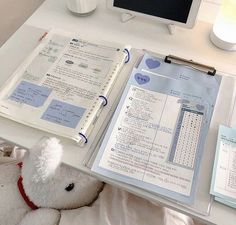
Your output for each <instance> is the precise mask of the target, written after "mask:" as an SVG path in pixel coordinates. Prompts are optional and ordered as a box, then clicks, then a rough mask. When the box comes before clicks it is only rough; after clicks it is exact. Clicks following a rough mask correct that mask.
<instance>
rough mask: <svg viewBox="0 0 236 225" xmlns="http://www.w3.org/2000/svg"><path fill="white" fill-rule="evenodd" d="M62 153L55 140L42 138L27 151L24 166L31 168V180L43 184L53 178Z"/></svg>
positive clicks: (58, 143) (59, 145) (60, 146)
mask: <svg viewBox="0 0 236 225" xmlns="http://www.w3.org/2000/svg"><path fill="white" fill-rule="evenodd" d="M62 153H63V149H62V145H61V144H60V142H59V140H58V139H57V138H42V139H41V140H40V141H39V142H38V143H37V144H36V145H34V146H33V147H32V148H31V149H30V151H29V155H28V160H27V161H26V165H25V166H26V167H27V163H28V164H29V167H33V168H31V169H32V172H33V175H32V178H33V180H34V181H35V182H39V181H42V182H44V181H45V180H46V179H48V178H50V177H52V176H54V174H55V173H56V170H57V168H58V167H59V165H60V163H61V157H62ZM28 169H30V168H28Z"/></svg>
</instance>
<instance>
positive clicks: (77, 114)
mask: <svg viewBox="0 0 236 225" xmlns="http://www.w3.org/2000/svg"><path fill="white" fill-rule="evenodd" d="M84 112H85V108H82V107H79V106H75V105H71V104H68V103H66V102H61V101H58V100H52V102H51V103H50V105H49V106H48V108H47V109H46V111H45V112H44V114H43V116H42V117H41V119H43V120H47V121H50V122H52V123H57V124H60V125H62V126H65V127H70V128H76V126H77V124H78V123H79V121H80V119H81V117H82V116H83V114H84Z"/></svg>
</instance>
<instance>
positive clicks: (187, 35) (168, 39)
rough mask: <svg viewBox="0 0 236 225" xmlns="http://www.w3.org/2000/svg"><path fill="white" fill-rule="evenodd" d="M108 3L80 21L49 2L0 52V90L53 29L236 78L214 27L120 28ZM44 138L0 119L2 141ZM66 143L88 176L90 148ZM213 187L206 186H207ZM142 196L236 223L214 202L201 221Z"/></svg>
mask: <svg viewBox="0 0 236 225" xmlns="http://www.w3.org/2000/svg"><path fill="white" fill-rule="evenodd" d="M104 2H105V0H100V4H99V6H98V8H97V10H96V11H95V13H94V14H92V15H91V16H89V17H81V18H78V17H75V16H73V15H72V14H71V13H70V12H69V11H68V10H67V9H66V7H65V2H64V0H46V1H45V3H44V4H43V5H42V6H41V7H40V8H39V9H38V10H37V11H36V12H35V13H34V14H33V15H32V16H31V17H30V18H29V19H28V20H27V21H26V23H25V24H24V25H23V26H22V27H21V28H20V29H19V30H18V31H17V32H16V33H15V34H14V35H13V36H12V37H11V38H10V39H9V40H8V41H7V42H6V43H5V44H4V45H3V46H2V47H1V49H0V62H1V63H0V74H1V76H0V85H2V84H3V82H4V81H5V80H6V79H7V78H8V77H9V76H10V75H11V73H12V72H13V71H14V69H15V68H16V67H17V66H18V65H19V63H20V62H21V61H22V60H23V59H24V58H25V57H26V56H27V54H28V53H29V52H30V51H31V50H32V49H33V48H34V47H35V46H36V45H37V40H38V38H39V37H40V36H41V34H42V33H43V32H44V30H45V29H50V28H52V27H57V28H61V29H66V30H69V31H73V32H78V33H81V34H82V35H90V36H96V37H97V38H99V39H105V40H111V41H117V42H122V43H129V44H131V45H132V46H133V47H135V48H139V49H149V50H151V51H154V52H159V53H161V54H164V55H167V54H174V55H178V56H180V57H184V58H189V59H190V58H191V59H193V60H196V61H199V62H202V63H205V64H209V65H214V66H215V67H216V68H217V69H218V70H220V71H225V72H227V73H235V74H236V53H228V52H224V51H222V50H220V49H217V48H216V47H214V46H213V45H212V44H211V42H210V40H209V32H210V29H211V25H210V24H208V23H203V22H198V23H197V25H196V27H195V28H194V29H193V30H184V29H180V28H178V29H177V32H176V34H175V35H172V36H171V35H169V34H168V30H167V29H166V27H165V26H163V25H160V24H159V25H157V24H156V23H155V22H152V21H147V20H141V19H138V18H137V19H134V20H131V21H129V22H128V23H121V22H120V18H119V15H118V14H116V13H113V12H109V11H107V10H106V9H105V3H104ZM204 10H205V11H206V12H208V11H209V10H206V9H204ZM36 27H37V28H36ZM39 28H41V29H42V30H41V29H39ZM106 110H109V108H107V109H106ZM100 125H101V123H100V124H99V123H98V124H97V127H99V126H100ZM45 135H50V134H47V133H45V132H42V131H39V130H36V129H33V128H30V127H26V126H23V125H21V124H18V123H15V122H13V121H10V120H7V119H4V118H1V117H0V137H2V138H4V139H7V140H10V141H12V142H14V143H16V144H19V145H21V146H24V147H26V148H30V147H31V146H32V145H33V144H34V143H35V142H36V141H37V140H38V139H39V138H40V137H42V136H45ZM62 142H63V144H64V146H65V151H64V155H63V162H64V163H67V164H69V165H71V166H73V167H76V168H78V169H80V170H83V171H85V172H89V171H88V169H86V168H85V167H84V166H83V160H84V157H85V156H86V153H87V150H88V147H87V148H83V149H79V148H78V146H77V145H76V144H75V143H74V142H72V141H70V140H66V139H62ZM89 147H91V146H89ZM204 169H206V173H211V163H210V164H209V166H208V168H204ZM209 183H210V181H209ZM209 183H208V184H205V185H208V186H209ZM141 195H142V196H145V197H146V198H149V199H152V200H154V199H155V200H156V201H157V202H158V203H159V204H161V205H164V206H168V207H170V208H173V209H176V210H178V211H181V212H184V213H186V214H190V215H192V216H193V217H195V218H197V219H200V220H202V221H204V222H206V223H209V224H211V223H212V224H219V225H224V224H225V225H233V224H235V221H236V210H234V209H231V208H229V207H226V206H224V205H221V204H218V203H216V202H214V203H213V206H212V210H211V214H210V216H202V215H199V214H196V213H193V212H191V211H189V210H187V209H186V208H184V207H182V206H180V205H176V204H174V203H172V202H170V201H168V200H166V199H162V198H159V197H158V196H156V197H155V198H154V197H153V195H150V194H149V193H145V192H142V193H141Z"/></svg>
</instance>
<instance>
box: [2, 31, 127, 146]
mask: <svg viewBox="0 0 236 225" xmlns="http://www.w3.org/2000/svg"><path fill="white" fill-rule="evenodd" d="M124 48H125V46H124V45H122V44H117V43H110V42H105V41H101V40H90V39H86V38H82V37H80V36H78V35H77V34H71V33H67V32H64V31H58V30H52V31H50V32H49V34H48V35H47V36H46V38H45V39H43V40H42V42H41V43H40V44H39V46H38V47H37V48H36V49H35V50H34V51H33V52H32V54H31V55H30V56H29V58H28V59H27V60H26V61H25V62H24V64H23V65H21V66H20V67H19V68H18V69H17V70H16V72H15V73H14V74H13V76H12V78H11V79H10V80H9V81H8V82H7V83H6V85H5V87H4V88H3V90H2V91H1V93H0V103H1V104H0V112H1V114H2V115H3V116H6V117H8V118H11V119H13V120H16V121H18V122H21V123H24V124H26V125H30V126H33V127H36V128H39V129H42V130H45V131H48V132H52V133H55V134H57V135H61V136H65V137H69V138H72V139H75V140H76V141H78V142H79V141H80V140H81V136H80V133H81V134H82V135H84V137H85V138H87V135H89V132H88V131H91V126H93V123H94V121H95V120H96V118H97V117H98V114H99V112H100V111H101V109H102V106H103V99H101V98H99V96H100V95H102V96H104V95H105V97H107V94H108V93H109V91H110V89H111V88H112V86H113V84H114V82H115V80H116V77H117V75H118V73H119V71H120V69H121V68H122V66H123V65H124V61H125V57H126V54H125V53H124V51H123V50H124ZM32 115H33V116H32ZM82 139H83V138H82Z"/></svg>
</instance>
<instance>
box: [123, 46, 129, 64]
mask: <svg viewBox="0 0 236 225" xmlns="http://www.w3.org/2000/svg"><path fill="white" fill-rule="evenodd" d="M123 52H124V53H126V54H127V56H126V60H125V63H128V62H129V60H130V52H129V50H128V49H127V48H125V49H124V50H123Z"/></svg>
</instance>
